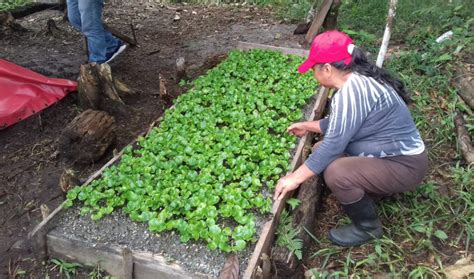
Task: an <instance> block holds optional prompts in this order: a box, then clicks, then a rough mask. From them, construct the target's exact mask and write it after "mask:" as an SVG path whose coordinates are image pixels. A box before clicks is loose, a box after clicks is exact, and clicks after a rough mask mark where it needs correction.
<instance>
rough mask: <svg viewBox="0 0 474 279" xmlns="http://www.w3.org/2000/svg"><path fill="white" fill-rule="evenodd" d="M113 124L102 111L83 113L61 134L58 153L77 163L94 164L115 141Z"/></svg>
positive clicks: (112, 120) (110, 117) (109, 117)
mask: <svg viewBox="0 0 474 279" xmlns="http://www.w3.org/2000/svg"><path fill="white" fill-rule="evenodd" d="M114 122H115V120H114V118H113V117H112V116H110V115H109V114H107V113H106V112H104V111H97V110H91V109H89V110H86V111H84V112H83V113H81V114H80V115H78V116H77V117H76V118H74V119H73V120H72V122H71V123H70V124H69V125H68V126H67V127H66V128H65V129H64V131H63V132H62V134H61V136H60V137H59V152H60V153H61V154H63V155H64V156H65V157H66V158H68V159H70V160H72V161H74V162H77V163H93V162H96V161H97V160H99V159H100V158H102V156H103V155H104V154H105V152H106V151H107V149H108V148H109V147H110V146H111V145H112V144H113V143H114V141H115V137H116V134H115V125H114Z"/></svg>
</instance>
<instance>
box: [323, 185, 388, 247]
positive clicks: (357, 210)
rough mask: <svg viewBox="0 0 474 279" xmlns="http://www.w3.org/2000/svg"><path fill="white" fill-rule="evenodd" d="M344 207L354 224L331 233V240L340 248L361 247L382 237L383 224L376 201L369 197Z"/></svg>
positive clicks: (365, 195) (365, 196)
mask: <svg viewBox="0 0 474 279" xmlns="http://www.w3.org/2000/svg"><path fill="white" fill-rule="evenodd" d="M342 207H343V208H344V211H345V212H346V213H347V215H348V216H349V218H350V219H351V220H352V224H349V225H346V226H344V227H341V228H338V229H331V230H330V231H329V239H330V240H331V241H332V242H333V243H334V244H337V245H340V246H346V247H349V246H359V245H362V244H364V243H366V242H368V241H370V240H372V239H375V238H380V237H382V234H383V232H382V224H381V223H380V220H379V216H378V214H377V207H376V206H375V203H374V201H373V200H372V199H371V198H370V197H369V196H368V195H367V194H364V197H362V199H361V200H360V201H358V202H355V203H351V204H343V205H342Z"/></svg>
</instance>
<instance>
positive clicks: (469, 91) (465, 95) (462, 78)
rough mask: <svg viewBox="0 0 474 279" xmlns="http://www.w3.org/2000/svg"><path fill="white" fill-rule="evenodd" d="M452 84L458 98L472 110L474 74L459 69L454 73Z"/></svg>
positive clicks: (473, 107)
mask: <svg viewBox="0 0 474 279" xmlns="http://www.w3.org/2000/svg"><path fill="white" fill-rule="evenodd" d="M454 83H455V86H456V88H457V89H458V94H459V96H460V97H461V98H462V99H463V101H464V102H465V103H466V104H467V105H469V107H470V108H471V109H473V110H474V74H473V73H472V72H471V71H469V70H468V69H465V68H464V67H460V68H459V69H458V70H457V71H456V78H455V79H454Z"/></svg>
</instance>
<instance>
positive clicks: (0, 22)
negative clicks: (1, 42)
mask: <svg viewBox="0 0 474 279" xmlns="http://www.w3.org/2000/svg"><path fill="white" fill-rule="evenodd" d="M12 31H16V32H25V31H28V30H27V29H26V28H24V27H23V26H21V25H20V24H19V23H17V22H15V18H14V17H13V15H12V14H11V13H9V12H0V36H2V35H3V34H6V33H9V32H12Z"/></svg>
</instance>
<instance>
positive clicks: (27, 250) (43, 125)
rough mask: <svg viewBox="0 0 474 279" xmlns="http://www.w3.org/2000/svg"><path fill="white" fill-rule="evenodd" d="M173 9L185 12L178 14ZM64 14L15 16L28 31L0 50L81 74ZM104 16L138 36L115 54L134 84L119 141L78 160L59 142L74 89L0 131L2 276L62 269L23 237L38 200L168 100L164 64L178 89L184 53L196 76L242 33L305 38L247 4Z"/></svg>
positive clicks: (124, 9)
mask: <svg viewBox="0 0 474 279" xmlns="http://www.w3.org/2000/svg"><path fill="white" fill-rule="evenodd" d="M176 15H179V17H180V19H179V20H174V18H175V16H176ZM62 18H63V14H62V13H61V12H59V11H53V10H49V11H43V12H39V13H36V14H33V15H30V16H28V17H26V18H23V19H21V20H18V22H19V23H20V24H22V25H23V27H25V28H27V29H28V30H29V31H28V32H25V33H15V32H13V33H11V34H8V35H6V36H4V37H3V38H2V40H1V41H0V58H3V59H7V60H9V61H12V62H14V63H16V64H19V65H21V66H24V67H26V68H29V69H31V70H34V71H37V72H39V73H41V74H44V75H46V76H49V77H58V78H66V79H72V80H75V79H76V78H77V75H78V72H79V66H80V65H81V64H82V63H85V62H86V54H85V51H84V48H83V38H82V36H81V34H80V33H78V32H76V31H75V30H73V29H72V28H71V27H70V26H69V25H68V23H67V22H65V21H63V19H62ZM49 19H53V20H54V21H55V23H56V25H57V27H58V29H57V30H54V31H53V32H52V33H51V32H48V29H47V21H48V20H49ZM104 19H105V20H106V22H107V23H108V24H109V25H111V26H113V27H115V28H117V29H119V30H120V31H121V32H123V33H126V34H128V35H131V31H130V26H129V25H130V23H131V24H132V25H133V26H134V27H135V29H136V36H137V39H138V42H139V46H137V47H135V48H129V49H128V51H126V52H125V53H124V54H123V55H121V56H119V57H118V58H117V60H116V61H114V62H113V63H112V69H113V74H114V76H115V77H117V78H119V79H120V80H122V81H124V82H125V83H126V84H127V85H129V86H130V87H131V88H132V89H133V90H134V91H135V92H136V94H135V95H133V96H131V97H128V98H126V99H125V100H124V101H125V103H126V104H127V106H128V108H129V109H128V112H126V113H124V114H120V115H119V114H117V115H114V116H115V118H116V123H117V135H118V138H117V142H116V144H115V146H114V147H113V148H111V150H109V152H108V153H107V155H106V156H104V158H102V159H101V160H100V161H98V162H96V163H95V164H93V165H78V164H74V163H73V162H70V161H68V160H66V159H65V158H63V157H62V156H61V155H60V154H59V153H58V152H57V140H58V136H59V135H60V133H61V130H62V129H63V127H65V126H66V125H67V124H68V123H70V122H71V120H72V119H73V118H74V117H75V116H77V115H78V114H79V113H81V112H82V111H83V109H82V108H81V107H80V105H79V102H78V98H77V94H76V93H75V92H73V93H70V94H69V95H68V96H67V97H65V98H64V99H63V100H61V101H60V102H58V103H57V104H55V105H53V106H52V107H49V108H47V109H45V110H44V111H42V112H40V113H38V114H36V115H34V116H32V117H30V118H28V119H26V120H24V121H22V122H20V123H18V124H16V125H14V126H12V127H9V128H7V129H5V130H2V131H0V158H1V160H0V210H1V212H2V214H1V215H0V277H1V278H4V277H7V278H8V277H15V273H18V272H20V271H24V272H25V273H26V277H31V278H39V277H43V276H44V275H45V274H50V275H51V276H53V277H57V276H60V275H58V274H57V273H56V272H51V270H50V268H51V266H47V265H42V263H38V262H37V261H36V260H35V258H34V254H33V252H32V248H31V243H30V241H29V240H28V239H27V234H28V232H29V231H31V230H32V228H33V227H34V226H35V225H37V224H38V223H39V222H40V221H41V212H40V205H42V204H45V205H47V206H48V207H49V208H50V209H51V210H52V209H54V208H56V207H57V206H58V205H59V204H60V203H61V202H62V201H63V200H64V197H63V193H62V191H61V189H60V188H59V186H58V181H59V177H60V175H61V173H62V172H63V170H64V169H66V168H72V169H73V170H75V171H76V172H77V173H78V175H79V177H80V179H82V180H83V181H84V180H85V179H86V178H87V177H88V176H90V175H91V174H92V173H93V172H94V171H96V170H97V169H99V168H100V167H101V166H102V165H103V164H104V163H105V162H107V161H108V160H109V159H110V158H111V157H112V156H113V151H114V150H120V149H122V148H123V147H124V146H126V145H127V144H129V143H130V142H131V141H133V140H134V139H135V138H136V136H137V135H138V134H140V133H141V132H143V131H146V130H147V129H148V127H149V125H150V123H152V122H153V121H154V120H156V119H157V118H158V117H159V116H160V115H161V114H162V113H163V111H164V110H166V108H167V107H169V105H170V104H169V103H166V102H164V101H163V100H162V99H161V98H160V97H159V94H158V92H159V81H158V74H162V75H163V76H164V77H165V79H166V80H167V90H168V93H169V94H171V95H172V97H173V98H174V97H176V96H178V95H179V94H181V93H183V92H184V91H185V90H186V88H181V87H179V86H178V85H176V84H177V82H178V81H177V80H176V78H175V69H174V67H175V66H174V65H175V61H176V59H177V58H178V57H184V58H185V59H186V64H187V66H188V69H189V71H188V76H189V78H190V79H193V78H195V77H196V76H198V75H200V74H203V73H204V72H205V71H206V70H207V69H208V68H211V67H213V66H214V65H216V64H217V63H218V62H219V61H220V59H222V57H223V55H225V53H227V52H228V51H229V50H231V49H233V48H235V47H236V44H237V41H239V40H242V41H250V42H258V43H264V44H271V45H276V46H288V47H300V45H299V43H298V42H299V41H300V40H301V36H293V35H292V32H293V30H294V28H295V26H294V25H286V24H282V23H280V22H279V21H278V20H276V16H275V14H274V13H273V11H272V10H270V9H263V8H255V7H246V6H220V7H197V6H188V5H175V6H164V5H160V4H153V3H142V4H140V3H134V4H133V5H126V4H114V5H113V6H112V5H109V6H107V7H106V8H105V11H104Z"/></svg>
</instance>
